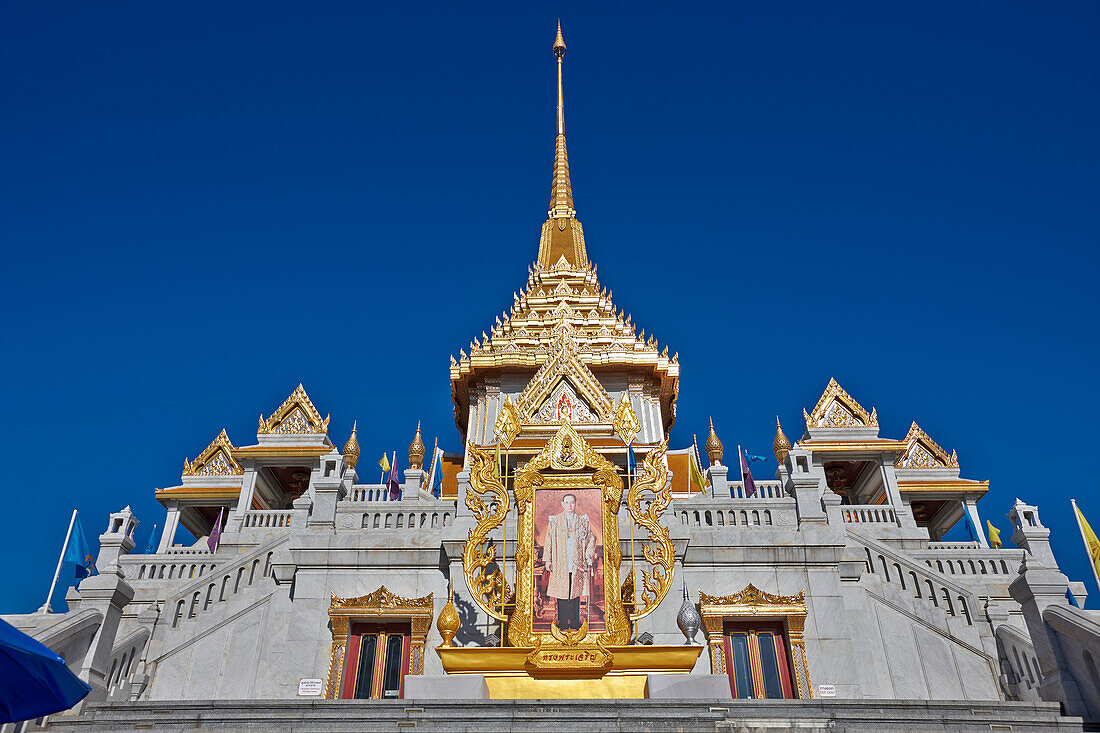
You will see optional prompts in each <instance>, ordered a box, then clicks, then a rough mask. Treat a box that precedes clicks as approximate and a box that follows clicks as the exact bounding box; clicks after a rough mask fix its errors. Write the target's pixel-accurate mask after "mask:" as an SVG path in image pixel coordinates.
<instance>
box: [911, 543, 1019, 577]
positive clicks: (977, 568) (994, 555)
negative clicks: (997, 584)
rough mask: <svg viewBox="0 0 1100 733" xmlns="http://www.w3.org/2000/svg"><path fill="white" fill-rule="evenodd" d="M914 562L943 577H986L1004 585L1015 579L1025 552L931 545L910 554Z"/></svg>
mask: <svg viewBox="0 0 1100 733" xmlns="http://www.w3.org/2000/svg"><path fill="white" fill-rule="evenodd" d="M909 554H910V555H911V556H912V557H913V558H914V559H916V560H920V561H922V562H924V563H925V564H926V565H927V566H928V567H930V568H933V569H934V570H936V572H939V573H943V574H944V575H971V576H973V575H978V576H981V575H985V576H999V577H997V578H992V577H989V578H987V579H989V580H994V579H995V580H998V581H1003V582H1005V583H1008V582H1011V581H1012V580H1013V579H1015V577H1016V574H1017V572H1019V569H1020V564H1021V563H1022V562H1023V561H1024V554H1025V551H1024V550H1021V549H1018V548H1015V547H1013V548H1007V547H1005V548H1001V549H993V548H989V547H982V546H981V545H979V544H978V543H977V542H974V543H956V542H951V543H948V542H931V543H929V545H928V549H927V550H912V551H911V552H910V553H909Z"/></svg>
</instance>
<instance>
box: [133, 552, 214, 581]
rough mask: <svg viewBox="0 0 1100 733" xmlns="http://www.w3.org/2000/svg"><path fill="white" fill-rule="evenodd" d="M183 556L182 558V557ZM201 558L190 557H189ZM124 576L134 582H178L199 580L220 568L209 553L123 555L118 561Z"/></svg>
mask: <svg viewBox="0 0 1100 733" xmlns="http://www.w3.org/2000/svg"><path fill="white" fill-rule="evenodd" d="M181 555H182V557H181ZM195 555H197V556H200V557H199V558H196V557H188V556H195ZM118 564H119V568H120V569H121V570H122V574H123V576H124V577H125V578H126V579H127V580H129V581H131V582H133V581H166V582H167V581H172V582H178V581H180V580H186V579H191V578H197V577H199V576H201V575H203V574H204V573H206V572H209V571H210V570H213V569H214V568H216V567H217V566H218V563H217V562H214V556H213V555H211V554H210V553H209V552H193V553H175V552H164V553H159V554H156V555H123V556H122V557H120V558H119V560H118Z"/></svg>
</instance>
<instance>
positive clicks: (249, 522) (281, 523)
mask: <svg viewBox="0 0 1100 733" xmlns="http://www.w3.org/2000/svg"><path fill="white" fill-rule="evenodd" d="M293 516H294V510H293V509H251V510H249V511H248V513H247V514H245V515H244V526H245V527H246V528H248V527H263V528H270V527H289V526H290V520H291V518H292V517H293Z"/></svg>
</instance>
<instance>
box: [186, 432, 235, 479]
mask: <svg viewBox="0 0 1100 733" xmlns="http://www.w3.org/2000/svg"><path fill="white" fill-rule="evenodd" d="M243 473H244V469H243V468H242V467H241V464H239V463H237V461H236V460H234V458H233V443H231V442H230V440H229V436H228V435H227V434H226V432H225V429H224V428H223V429H222V431H221V432H220V433H218V437H216V438H214V440H212V441H210V445H208V446H206V448H205V449H203V451H202V453H199V455H198V457H197V458H195V460H194V461H191V462H190V463H189V462H188V461H187V459H186V458H184V459H183V475H184V476H240V475H241V474H243Z"/></svg>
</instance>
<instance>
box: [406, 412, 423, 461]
mask: <svg viewBox="0 0 1100 733" xmlns="http://www.w3.org/2000/svg"><path fill="white" fill-rule="evenodd" d="M423 465H424V441H423V440H421V438H420V421H419V420H417V421H416V435H414V436H413V442H411V443H409V468H420V467H421V466H423Z"/></svg>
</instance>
